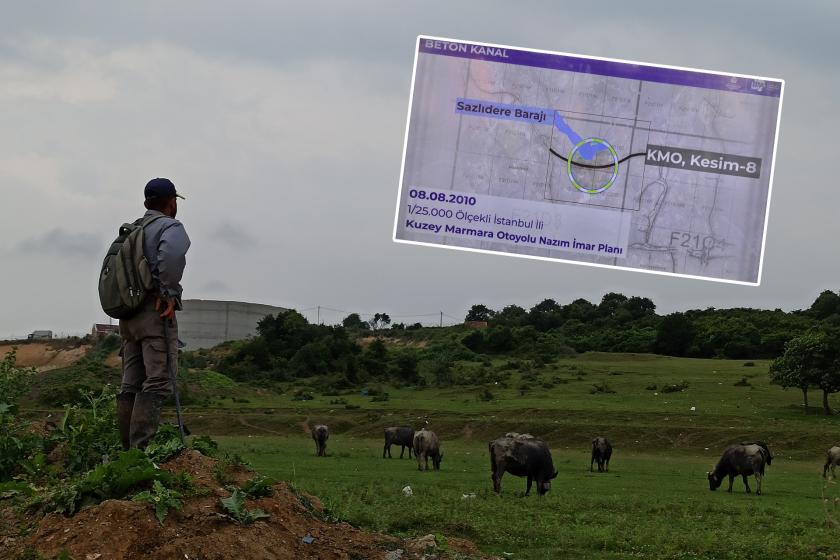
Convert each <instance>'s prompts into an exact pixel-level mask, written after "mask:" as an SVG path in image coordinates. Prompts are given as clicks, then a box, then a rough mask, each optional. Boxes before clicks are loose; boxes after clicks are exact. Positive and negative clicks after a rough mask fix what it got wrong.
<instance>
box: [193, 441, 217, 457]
mask: <svg viewBox="0 0 840 560" xmlns="http://www.w3.org/2000/svg"><path fill="white" fill-rule="evenodd" d="M190 447H192V448H193V449H195V450H196V451H198V452H199V453H201V454H202V455H205V456H207V457H215V456H216V455H218V453H219V444H218V443H216V440H214V439H213V438H211V437H210V436H195V437H193V438H192V439H191V440H190Z"/></svg>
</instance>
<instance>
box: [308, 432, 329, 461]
mask: <svg viewBox="0 0 840 560" xmlns="http://www.w3.org/2000/svg"><path fill="white" fill-rule="evenodd" d="M312 439H313V440H315V454H316V455H317V456H318V457H326V456H327V440H328V439H330V429H329V428H328V427H326V426H324V425H323V424H318V425H317V426H315V427H314V428H312Z"/></svg>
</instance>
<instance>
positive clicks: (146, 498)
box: [131, 480, 184, 525]
mask: <svg viewBox="0 0 840 560" xmlns="http://www.w3.org/2000/svg"><path fill="white" fill-rule="evenodd" d="M180 498H181V493H180V492H177V491H175V490H170V489H169V488H167V487H165V486H164V485H163V484H161V482H160V481H159V480H155V481H154V483H152V489H151V490H145V491H143V492H140V493H139V494H135V495H134V497H132V498H131V500H132V501H134V502H147V503H149V504H151V505H152V507H153V508H154V510H155V517H156V518H157V520H158V522H159V523H160V524H161V525H163V521H164V520H165V519H166V516H167V515H169V511H170V510H173V509H175V510H178V511H181V509H182V508H183V507H184V504H183V502H181V500H180Z"/></svg>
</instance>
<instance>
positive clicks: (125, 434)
mask: <svg viewBox="0 0 840 560" xmlns="http://www.w3.org/2000/svg"><path fill="white" fill-rule="evenodd" d="M144 194H145V197H146V202H145V206H146V213H145V215H144V216H143V218H142V219H143V220H146V219H149V220H150V221H149V222H148V223H147V225H146V226H145V227H144V230H143V235H144V243H143V254H144V256H145V258H146V261H147V262H148V264H149V269H150V270H151V272H152V277H153V278H154V288H153V290H152V291H150V292H148V293H147V294H146V299H145V301H144V303H143V305H142V307H141V308H140V310H139V311H138V312H137V313H136V314H134V315H132V316H131V317H129V318H127V319H122V320H120V336H121V337H122V360H123V377H122V387H121V390H120V393H119V394H118V395H117V422H118V424H119V429H120V438H121V440H122V446H123V449H126V450H127V449H129V448H131V447H138V448H140V449H144V448H145V447H146V445H147V444H148V443H149V440H151V439H152V437H153V436H154V435H155V433H156V432H157V429H158V425H159V424H160V411H161V407H162V406H163V402H164V400H166V398H167V397H168V396H169V395H170V394H172V377H173V376H175V375H176V369H177V362H178V323H177V321H176V320H175V311H176V310H180V309H181V292H182V289H181V277H182V276H183V274H184V267H185V266H186V254H187V250H188V249H189V248H190V238H189V237H188V236H187V232H186V231H185V230H184V226H183V225H182V224H181V222H179V221H178V220H176V219H175V215H176V214H177V212H178V203H177V200H178V198H184V197H183V196H181V195H180V194H178V193H177V191H176V190H175V185H174V184H173V183H172V181H170V180H169V179H162V178H157V179H152V180H151V181H149V182H148V184H146V188H145V190H144ZM153 218H154V219H153Z"/></svg>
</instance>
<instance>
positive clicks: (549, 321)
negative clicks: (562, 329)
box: [528, 299, 565, 332]
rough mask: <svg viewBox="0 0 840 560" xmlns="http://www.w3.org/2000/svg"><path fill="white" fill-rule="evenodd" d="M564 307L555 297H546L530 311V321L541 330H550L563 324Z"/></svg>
mask: <svg viewBox="0 0 840 560" xmlns="http://www.w3.org/2000/svg"><path fill="white" fill-rule="evenodd" d="M564 321H565V317H564V315H563V308H562V307H561V306H560V305H559V304H558V303H557V302H556V301H554V300H553V299H544V300H542V301H541V302H540V303H538V304H537V305H535V306H534V307H532V308H531V310H530V311H529V312H528V322H529V323H530V324H531V325H533V326H534V328H536V329H537V330H539V331H543V332H544V331H548V330H551V329H554V328H557V327H559V326H561V325H562V324H563V322H564Z"/></svg>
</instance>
